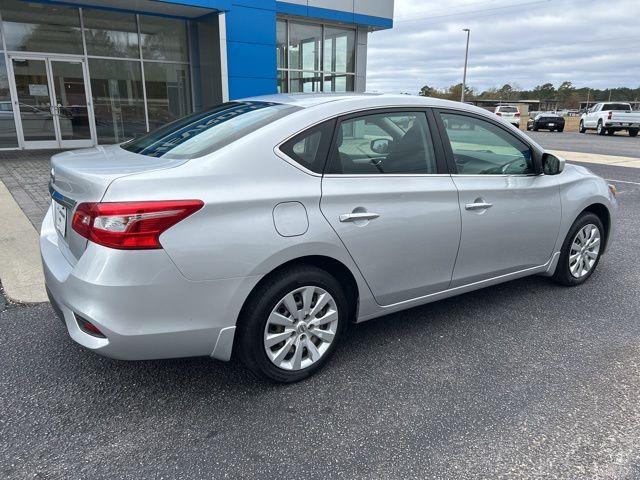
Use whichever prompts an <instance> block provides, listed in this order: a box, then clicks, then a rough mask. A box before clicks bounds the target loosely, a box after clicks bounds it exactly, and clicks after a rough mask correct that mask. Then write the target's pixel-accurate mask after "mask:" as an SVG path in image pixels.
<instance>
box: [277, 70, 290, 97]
mask: <svg viewBox="0 0 640 480" xmlns="http://www.w3.org/2000/svg"><path fill="white" fill-rule="evenodd" d="M288 78H289V76H288V74H287V72H283V71H278V93H288V92H289V83H288Z"/></svg>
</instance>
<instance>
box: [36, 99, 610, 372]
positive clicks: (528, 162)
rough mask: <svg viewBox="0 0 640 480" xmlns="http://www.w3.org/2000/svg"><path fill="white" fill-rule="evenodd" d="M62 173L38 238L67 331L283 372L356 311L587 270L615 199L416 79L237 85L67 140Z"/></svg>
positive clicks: (307, 365)
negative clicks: (91, 143) (90, 142)
mask: <svg viewBox="0 0 640 480" xmlns="http://www.w3.org/2000/svg"><path fill="white" fill-rule="evenodd" d="M463 124H464V125H466V128H460V125H463ZM50 191H51V195H52V199H53V202H52V206H51V208H50V209H49V211H48V212H47V214H46V217H45V219H44V222H43V224H42V231H41V236H40V248H41V252H42V259H43V265H44V272H45V278H46V286H47V290H48V292H49V295H50V298H51V303H52V305H53V306H54V309H55V310H56V311H57V312H58V314H59V315H60V316H61V318H62V319H63V321H64V323H65V325H66V328H67V330H68V332H69V334H70V336H71V337H72V338H73V340H75V341H76V342H78V343H79V344H81V345H83V346H84V347H86V348H88V349H90V350H93V351H95V352H97V353H100V354H102V355H106V356H109V357H113V358H117V359H127V360H142V359H157V358H170V357H186V356H198V355H204V356H212V357H214V358H216V359H221V360H229V359H230V358H231V355H232V354H236V355H237V356H238V357H239V358H240V359H241V360H242V361H243V362H244V363H245V364H246V365H247V366H248V367H249V368H250V369H251V370H252V371H254V372H255V373H256V374H258V375H261V376H263V377H266V378H268V379H271V380H275V381H280V382H293V381H297V380H300V379H303V378H305V377H307V376H309V375H310V374H312V373H313V372H315V371H317V370H318V369H319V368H320V367H321V366H322V365H323V364H325V362H326V361H327V360H328V358H329V357H330V356H331V354H332V353H333V352H334V350H335V348H336V345H337V343H338V342H339V341H340V339H341V338H342V337H344V333H345V329H346V328H347V326H348V325H349V324H350V323H352V322H362V321H365V320H369V319H372V318H376V317H380V316H383V315H386V314H389V313H392V312H397V311H400V310H404V309H407V308H410V307H415V306H418V305H422V304H425V303H429V302H433V301H436V300H439V299H443V298H447V297H451V296H454V295H458V294H461V293H465V292H469V291H472V290H476V289H479V288H482V287H487V286H490V285H495V284H497V283H501V282H505V281H508V280H513V279H516V278H520V277H524V276H527V275H536V274H539V275H544V276H549V277H553V278H554V279H555V280H556V281H557V282H559V283H560V284H562V285H569V286H573V285H580V284H582V283H583V282H585V281H586V280H587V279H588V278H589V276H590V275H591V274H592V273H593V271H594V269H595V268H596V266H597V264H598V261H599V259H600V257H601V256H602V254H603V253H604V252H605V250H606V247H607V245H608V243H609V238H610V236H611V234H612V231H613V229H614V223H615V222H614V218H615V215H616V200H615V198H614V191H613V189H611V188H610V187H609V186H608V185H607V184H606V183H605V181H604V180H603V179H601V178H600V177H598V176H596V175H594V174H593V173H591V172H590V171H589V170H587V169H585V168H583V167H580V166H577V165H566V166H565V161H564V160H563V159H562V158H560V157H557V156H554V155H552V154H550V153H548V152H545V151H544V150H543V149H542V148H541V147H540V146H539V145H537V144H536V143H534V142H533V141H532V140H531V139H530V138H528V137H527V136H526V135H525V134H524V133H522V132H520V131H518V130H516V129H514V128H513V127H511V126H510V125H509V124H508V123H506V122H504V121H503V120H501V119H499V118H496V117H495V115H493V114H492V113H490V112H487V111H485V110H483V109H480V108H477V107H473V106H469V105H464V104H461V103H457V102H449V101H445V100H439V99H432V98H424V97H412V96H406V95H397V96H383V95H308V94H306V95H305V94H300V95H274V96H266V97H257V98H252V99H247V100H241V101H234V102H229V103H225V104H222V105H219V106H217V107H215V108H213V109H210V110H207V111H203V112H199V113H196V114H193V115H191V116H188V117H185V118H183V119H181V120H178V121H176V122H174V123H172V124H169V125H167V126H165V127H162V128H160V129H159V130H156V131H154V132H151V133H149V134H147V135H145V136H143V137H140V138H138V139H134V140H131V141H129V142H127V143H124V144H121V145H112V146H101V147H96V148H92V149H87V150H78V151H71V152H65V153H60V154H57V155H55V156H53V157H52V172H51V182H50ZM531 294H535V292H532V293H531ZM371 348H375V346H372V347H371Z"/></svg>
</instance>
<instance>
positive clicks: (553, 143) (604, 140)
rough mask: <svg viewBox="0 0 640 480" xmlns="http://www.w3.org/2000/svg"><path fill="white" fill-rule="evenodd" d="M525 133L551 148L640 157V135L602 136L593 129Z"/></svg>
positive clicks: (545, 146)
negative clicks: (592, 130)
mask: <svg viewBox="0 0 640 480" xmlns="http://www.w3.org/2000/svg"><path fill="white" fill-rule="evenodd" d="M525 133H526V134H527V135H529V136H530V137H531V138H533V139H534V140H535V141H536V142H538V143H539V144H540V145H542V146H543V147H544V148H548V149H549V150H563V151H565V152H584V153H596V154H598V155H616V156H620V157H635V158H640V137H635V138H632V137H629V136H628V135H626V134H624V133H617V134H616V135H614V136H612V137H607V136H604V137H601V136H600V135H596V134H595V133H592V132H591V131H589V132H588V133H585V134H582V133H576V132H563V133H557V132H525Z"/></svg>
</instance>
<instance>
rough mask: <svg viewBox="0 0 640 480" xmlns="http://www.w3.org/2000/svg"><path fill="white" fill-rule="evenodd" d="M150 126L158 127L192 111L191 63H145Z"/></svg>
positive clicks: (152, 127) (151, 127)
mask: <svg viewBox="0 0 640 480" xmlns="http://www.w3.org/2000/svg"><path fill="white" fill-rule="evenodd" d="M144 78H145V85H146V87H147V110H148V112H149V128H150V129H151V130H153V129H155V128H158V127H160V126H162V125H164V124H166V123H169V122H171V121H173V120H176V119H178V118H181V117H184V116H185V115H188V114H189V113H191V81H190V78H189V66H188V65H179V64H175V63H150V62H145V63H144Z"/></svg>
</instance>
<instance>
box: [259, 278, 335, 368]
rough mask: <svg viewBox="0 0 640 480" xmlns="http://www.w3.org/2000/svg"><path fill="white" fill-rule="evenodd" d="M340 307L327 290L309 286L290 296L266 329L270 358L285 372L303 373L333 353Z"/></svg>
mask: <svg viewBox="0 0 640 480" xmlns="http://www.w3.org/2000/svg"><path fill="white" fill-rule="evenodd" d="M338 319H339V316H338V307H337V305H336V301H335V300H334V298H333V297H332V296H331V294H329V292H327V291H326V290H324V289H322V288H320V287H315V286H306V287H301V288H297V289H296V290H293V291H291V292H289V293H287V294H286V295H285V296H284V297H283V298H282V299H281V300H280V301H279V302H278V303H277V304H276V306H275V308H274V309H273V310H272V311H271V314H270V315H269V318H268V319H267V324H266V326H265V329H264V349H265V352H266V353H267V357H268V358H269V360H271V362H272V363H273V364H274V365H275V366H277V367H278V368H282V369H283V370H302V369H304V368H307V367H309V366H311V365H313V364H314V363H316V362H317V361H318V360H320V359H321V358H322V357H323V356H324V354H325V353H326V352H327V350H329V347H330V346H331V344H332V342H333V340H334V338H335V336H336V333H337V330H338Z"/></svg>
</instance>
